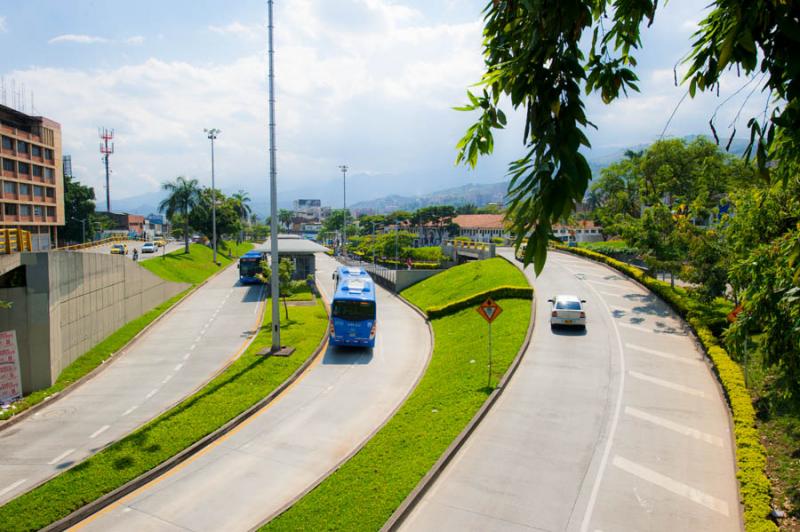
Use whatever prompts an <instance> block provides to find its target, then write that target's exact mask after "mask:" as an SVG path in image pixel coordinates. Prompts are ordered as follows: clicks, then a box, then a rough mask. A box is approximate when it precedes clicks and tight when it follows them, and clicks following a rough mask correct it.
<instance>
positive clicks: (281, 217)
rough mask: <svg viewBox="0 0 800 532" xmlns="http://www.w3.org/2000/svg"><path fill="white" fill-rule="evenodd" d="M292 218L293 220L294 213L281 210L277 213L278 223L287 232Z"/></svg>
mask: <svg viewBox="0 0 800 532" xmlns="http://www.w3.org/2000/svg"><path fill="white" fill-rule="evenodd" d="M292 218H294V213H293V212H292V211H290V210H288V209H281V210H279V211H278V221H279V223H280V224H281V225H283V226H284V227H285V228H286V229H287V230H289V228H290V227H291V225H292Z"/></svg>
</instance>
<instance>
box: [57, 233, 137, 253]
mask: <svg viewBox="0 0 800 532" xmlns="http://www.w3.org/2000/svg"><path fill="white" fill-rule="evenodd" d="M129 240H141V237H139V238H131V237H129V236H123V235H115V236H110V237H108V238H103V239H101V240H93V241H91V242H84V243H83V244H72V245H71V246H64V247H61V248H58V249H57V251H73V250H76V249H86V248H92V247H95V246H102V245H103V244H110V243H111V242H127V241H129Z"/></svg>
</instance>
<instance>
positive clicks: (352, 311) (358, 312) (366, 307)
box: [333, 301, 375, 321]
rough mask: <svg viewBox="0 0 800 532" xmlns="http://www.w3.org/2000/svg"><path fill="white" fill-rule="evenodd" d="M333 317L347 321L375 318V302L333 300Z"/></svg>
mask: <svg viewBox="0 0 800 532" xmlns="http://www.w3.org/2000/svg"><path fill="white" fill-rule="evenodd" d="M333 317H334V318H341V319H343V320H349V321H363V320H373V319H375V303H373V302H372V301H334V302H333Z"/></svg>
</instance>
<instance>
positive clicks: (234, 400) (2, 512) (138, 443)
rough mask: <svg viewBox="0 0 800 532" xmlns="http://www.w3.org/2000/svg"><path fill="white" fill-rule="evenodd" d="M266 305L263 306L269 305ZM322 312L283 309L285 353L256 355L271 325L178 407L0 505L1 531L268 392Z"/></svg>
mask: <svg viewBox="0 0 800 532" xmlns="http://www.w3.org/2000/svg"><path fill="white" fill-rule="evenodd" d="M269 308H270V307H269V305H267V306H265V311H268V310H269ZM327 323H328V319H327V314H326V313H325V309H324V307H323V305H322V302H321V301H320V302H318V303H317V304H316V305H315V306H296V307H289V320H281V339H282V341H285V342H286V343H287V345H292V346H294V347H295V348H296V352H295V353H294V355H292V356H291V357H286V358H284V357H267V358H264V357H262V356H258V355H256V353H257V352H258V351H259V350H261V349H263V348H264V347H267V346H269V345H270V344H271V342H272V334H271V328H272V324H271V323H266V324H265V325H264V326H262V327H261V329H260V331H259V333H258V336H257V337H256V339H255V340H254V341H253V343H252V344H251V345H250V347H249V348H248V349H247V351H246V352H245V353H244V355H242V356H241V357H240V358H239V359H238V360H236V361H235V362H234V363H233V364H232V365H231V366H229V367H228V368H227V369H226V370H225V371H224V372H223V373H221V374H220V375H219V376H217V377H216V378H215V379H213V380H212V381H211V382H210V383H208V385H206V386H205V387H203V389H201V390H200V391H198V392H197V393H195V394H194V395H192V396H191V397H188V398H187V399H185V400H184V401H182V402H181V403H180V404H179V405H177V406H175V407H174V408H172V409H170V410H169V411H167V412H165V413H164V414H162V415H160V416H159V417H157V418H156V419H154V420H153V421H151V422H149V423H147V424H146V425H144V426H143V427H141V428H139V429H138V430H136V431H135V432H133V433H132V434H130V435H128V436H126V437H125V438H123V439H121V440H119V441H118V442H116V443H113V444H112V445H110V446H109V447H107V448H106V449H104V450H102V451H100V452H99V453H97V454H96V455H94V456H92V457H91V458H89V459H87V460H86V461H84V462H82V463H80V464H78V465H77V466H75V467H73V468H72V469H69V470H67V471H65V472H64V473H62V474H61V475H59V476H57V477H54V478H53V479H51V480H49V481H48V482H46V483H44V484H42V485H41V486H39V487H38V488H36V489H34V490H32V491H30V492H28V493H25V494H23V495H21V496H20V497H18V498H16V499H14V500H12V501H10V502H8V503H7V504H6V505H4V506H2V507H0V523H2V525H0V529H2V530H4V531H6V530H8V531H16V530H38V529H40V528H42V527H44V526H47V525H49V524H50V523H53V522H55V521H57V520H59V519H61V518H63V517H66V516H67V515H69V514H70V513H71V512H73V511H75V510H77V509H78V508H80V507H81V506H83V505H85V504H87V503H89V502H91V501H93V500H95V499H97V498H99V497H100V496H102V495H104V494H106V493H109V492H111V491H113V490H114V489H116V488H118V487H120V486H122V485H123V484H125V483H126V482H128V481H130V480H132V479H134V478H136V477H138V476H139V475H141V474H143V473H145V472H147V471H149V470H150V469H152V468H154V467H155V466H157V465H158V464H160V463H162V462H163V461H165V460H167V459H168V458H170V457H172V456H174V455H176V454H177V453H179V452H180V451H182V450H183V449H185V448H187V447H189V446H190V445H192V444H193V443H195V442H196V441H198V440H199V439H201V438H203V437H204V436H206V435H208V434H210V433H211V432H213V431H214V430H216V429H218V428H219V427H221V426H222V425H224V424H225V423H227V422H228V421H230V420H231V419H233V418H234V417H236V416H237V415H239V414H240V413H242V412H244V411H245V410H246V409H247V408H249V407H250V406H252V405H254V404H255V403H257V402H258V401H259V400H261V399H262V398H264V397H266V396H267V395H268V394H269V393H270V392H271V391H272V390H274V389H275V388H277V387H278V386H279V385H280V384H281V383H283V382H284V381H285V380H286V379H287V378H289V376H291V375H292V373H294V372H295V371H296V370H297V368H299V367H300V366H301V365H302V364H303V362H305V361H306V360H307V359H308V357H309V356H310V355H311V354H312V353H313V352H314V350H315V348H316V347H317V346H318V345H319V342H320V341H321V340H322V338H323V336H324V334H325V333H326V330H327Z"/></svg>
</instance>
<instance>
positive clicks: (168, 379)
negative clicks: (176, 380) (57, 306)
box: [161, 375, 172, 384]
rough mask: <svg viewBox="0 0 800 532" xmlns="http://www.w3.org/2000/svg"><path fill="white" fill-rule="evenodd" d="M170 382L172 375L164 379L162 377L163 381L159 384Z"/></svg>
mask: <svg viewBox="0 0 800 532" xmlns="http://www.w3.org/2000/svg"><path fill="white" fill-rule="evenodd" d="M170 380H172V375H167V376H166V377H164V380H163V381H161V384H166V383H168V382H169V381H170Z"/></svg>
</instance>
